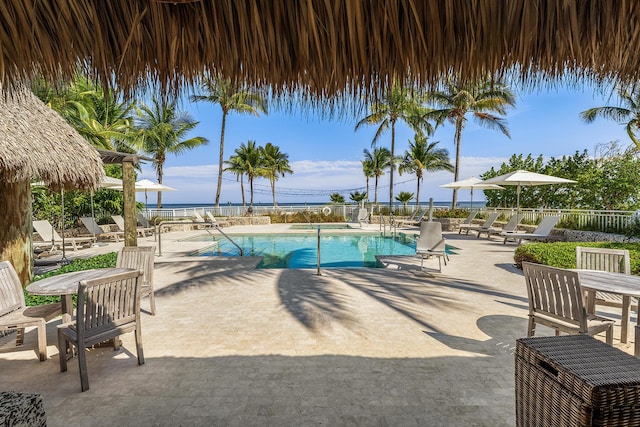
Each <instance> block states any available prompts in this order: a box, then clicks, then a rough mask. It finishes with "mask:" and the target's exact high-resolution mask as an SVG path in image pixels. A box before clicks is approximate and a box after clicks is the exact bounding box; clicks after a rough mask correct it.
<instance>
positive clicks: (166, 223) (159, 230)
mask: <svg viewBox="0 0 640 427" xmlns="http://www.w3.org/2000/svg"><path fill="white" fill-rule="evenodd" d="M176 224H182V225H184V224H190V223H189V222H186V221H161V222H160V223H159V224H158V233H157V234H158V256H159V257H161V256H162V227H163V226H165V225H176ZM208 224H212V223H208ZM212 225H213V228H214V229H215V230H217V231H218V232H219V233H220V234H222V235H223V236H224V237H225V238H226V239H227V240H229V241H230V242H231V243H232V244H233V246H235V247H236V248H238V251H240V256H244V251H243V250H242V248H241V247H240V246H239V245H238V244H237V243H236V242H234V241H233V239H232V238H231V237H229V236H228V235H227V234H226V233H225V232H224V231H222V230H221V229H220V227H219V226H218V224H212ZM206 231H207V233H209V234H211V233H210V232H209V229H206Z"/></svg>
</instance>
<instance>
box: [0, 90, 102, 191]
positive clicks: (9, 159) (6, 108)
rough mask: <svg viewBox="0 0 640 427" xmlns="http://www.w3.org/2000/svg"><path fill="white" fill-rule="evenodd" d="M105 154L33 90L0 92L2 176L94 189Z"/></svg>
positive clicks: (18, 179) (11, 180)
mask: <svg viewBox="0 0 640 427" xmlns="http://www.w3.org/2000/svg"><path fill="white" fill-rule="evenodd" d="M103 176H104V169H103V167H102V161H101V160H100V155H99V154H98V152H97V151H96V149H95V148H93V147H92V146H91V145H90V144H89V143H88V142H87V141H85V140H84V138H82V137H81V136H80V135H79V134H78V133H77V132H76V131H75V130H74V129H73V128H72V127H71V126H69V124H68V123H67V122H66V121H65V120H64V119H63V118H62V117H60V115H58V113H56V112H55V111H53V110H52V109H51V108H49V107H47V106H46V105H45V104H43V103H42V102H41V101H40V100H39V99H38V98H36V97H35V96H34V95H33V94H32V93H31V92H30V91H28V90H26V89H24V88H23V89H21V90H18V89H14V91H13V93H12V94H11V95H10V96H7V94H6V93H4V94H3V93H2V91H0V180H2V181H4V182H19V181H28V180H31V179H37V180H42V181H44V183H45V185H47V186H48V187H50V188H52V189H56V190H57V189H60V188H65V189H77V188H80V189H95V188H96V187H97V185H98V184H99V183H100V181H101V180H102V177H103Z"/></svg>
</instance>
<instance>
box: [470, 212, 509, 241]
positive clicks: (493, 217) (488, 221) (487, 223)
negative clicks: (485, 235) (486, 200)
mask: <svg viewBox="0 0 640 427" xmlns="http://www.w3.org/2000/svg"><path fill="white" fill-rule="evenodd" d="M499 216H500V213H499V212H493V213H492V214H491V215H489V218H487V219H486V220H485V221H484V223H483V224H482V225H474V224H469V225H468V226H466V227H464V229H465V231H466V235H467V236H468V235H469V231H476V232H478V235H480V232H482V231H486V230H488V229H489V228H491V226H492V225H493V223H494V222H496V219H498V217H499Z"/></svg>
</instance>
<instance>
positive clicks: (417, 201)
mask: <svg viewBox="0 0 640 427" xmlns="http://www.w3.org/2000/svg"><path fill="white" fill-rule="evenodd" d="M416 178H418V188H416V206H420V180H421V179H422V177H421V176H419V175H418V174H416ZM416 209H417V208H416Z"/></svg>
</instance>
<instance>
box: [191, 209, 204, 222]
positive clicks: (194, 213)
mask: <svg viewBox="0 0 640 427" xmlns="http://www.w3.org/2000/svg"><path fill="white" fill-rule="evenodd" d="M193 216H195V217H196V221H197V222H205V220H204V218H202V215H200V213H199V212H198V211H193Z"/></svg>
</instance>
